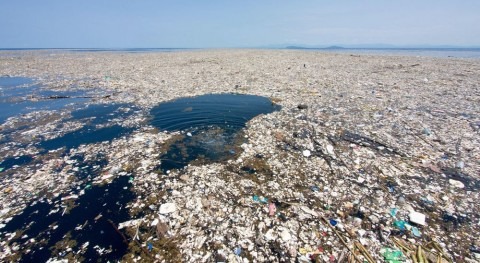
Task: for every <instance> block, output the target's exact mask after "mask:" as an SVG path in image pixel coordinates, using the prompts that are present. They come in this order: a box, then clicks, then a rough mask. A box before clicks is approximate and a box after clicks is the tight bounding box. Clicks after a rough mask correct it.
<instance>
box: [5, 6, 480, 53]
mask: <svg viewBox="0 0 480 263" xmlns="http://www.w3.org/2000/svg"><path fill="white" fill-rule="evenodd" d="M372 43H374V44H377V43H378V44H379V43H382V44H395V45H444V44H447V45H461V46H480V0H459V1H453V0H344V1H342V0H328V1H326V0H298V1H294V0H290V1H287V0H238V1H233V0H204V1H201V0H168V1H167V0H137V1H134V0H115V1H113V0H110V1H107V0H104V1H102V0H95V1H93V0H81V1H80V0H0V48H34V47H39V48H43V47H65V48H69V47H79V48H82V47H83V48H94V47H98V48H102V47H103V48H132V47H200V48H202V47H206V48H209V47H259V46H268V45H272V44H298V45H300V44H307V45H316V44H320V45H333V44H344V45H345V44H346V45H361V44H372Z"/></svg>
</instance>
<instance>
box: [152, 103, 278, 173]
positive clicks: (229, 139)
mask: <svg viewBox="0 0 480 263" xmlns="http://www.w3.org/2000/svg"><path fill="white" fill-rule="evenodd" d="M280 108H281V107H280V106H279V105H276V104H274V103H273V102H272V101H271V100H270V99H269V98H266V97H261V96H255V95H241V94H207V95H202V96H197V97H188V98H180V99H176V100H172V101H168V102H165V103H161V104H159V105H158V106H156V107H154V108H153V109H152V110H151V112H150V114H151V116H152V119H151V121H150V122H151V124H152V125H153V126H154V127H156V128H158V129H159V130H162V131H181V132H182V133H181V134H182V135H181V136H179V137H177V138H176V139H175V141H174V142H173V143H172V144H171V146H170V148H169V149H168V150H167V152H166V153H164V154H163V155H162V156H161V157H160V159H161V163H162V164H161V166H160V168H161V170H163V171H167V170H171V169H180V168H183V167H184V166H186V165H187V164H189V163H191V162H195V163H209V162H218V161H225V160H228V159H231V158H233V157H234V156H235V155H236V154H238V152H239V149H240V145H241V144H242V143H243V142H244V140H245V139H244V136H243V134H242V130H243V128H244V127H245V125H246V123H247V122H248V121H249V120H251V119H252V118H254V117H256V116H258V115H260V114H268V113H272V112H274V111H278V110H280Z"/></svg>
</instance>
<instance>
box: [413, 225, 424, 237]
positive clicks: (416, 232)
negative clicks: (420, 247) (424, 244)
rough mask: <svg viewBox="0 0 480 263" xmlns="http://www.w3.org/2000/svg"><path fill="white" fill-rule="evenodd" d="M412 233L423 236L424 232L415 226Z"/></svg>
mask: <svg viewBox="0 0 480 263" xmlns="http://www.w3.org/2000/svg"><path fill="white" fill-rule="evenodd" d="M412 233H413V235H414V236H416V237H421V236H422V234H421V233H420V230H418V228H417V227H414V226H413V227H412Z"/></svg>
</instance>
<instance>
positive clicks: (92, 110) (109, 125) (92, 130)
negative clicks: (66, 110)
mask: <svg viewBox="0 0 480 263" xmlns="http://www.w3.org/2000/svg"><path fill="white" fill-rule="evenodd" d="M136 111H138V108H136V107H135V106H133V105H129V104H95V105H89V106H87V107H86V108H82V109H78V110H75V111H73V112H72V113H71V115H72V117H71V118H68V119H67V121H70V120H75V121H82V122H84V123H85V126H83V127H82V128H81V129H79V130H76V131H73V132H69V133H66V134H64V135H63V136H60V137H57V138H54V139H51V140H46V141H42V142H40V143H39V147H40V148H42V149H45V150H54V149H58V148H63V147H65V148H66V150H69V149H72V148H77V147H78V146H80V145H82V144H91V143H98V142H103V141H112V140H113V139H115V138H119V137H121V136H124V135H128V134H129V133H131V132H132V131H133V130H134V129H135V128H133V127H124V126H122V125H120V124H121V122H122V121H123V120H125V119H126V118H128V117H130V116H131V115H132V114H134V113H135V112H136ZM99 126H100V127H99Z"/></svg>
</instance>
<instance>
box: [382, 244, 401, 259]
mask: <svg viewBox="0 0 480 263" xmlns="http://www.w3.org/2000/svg"><path fill="white" fill-rule="evenodd" d="M382 251H383V258H384V259H385V262H389V263H400V262H404V261H405V259H406V258H405V256H404V255H403V253H402V251H400V250H397V249H392V248H388V247H384V248H383V249H382Z"/></svg>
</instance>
